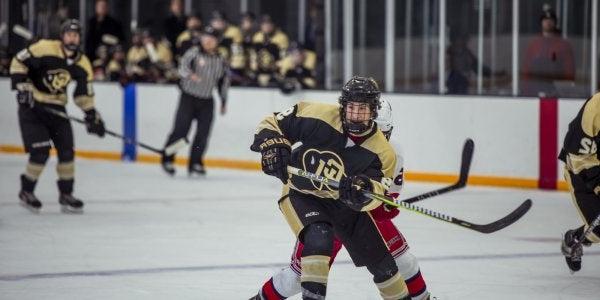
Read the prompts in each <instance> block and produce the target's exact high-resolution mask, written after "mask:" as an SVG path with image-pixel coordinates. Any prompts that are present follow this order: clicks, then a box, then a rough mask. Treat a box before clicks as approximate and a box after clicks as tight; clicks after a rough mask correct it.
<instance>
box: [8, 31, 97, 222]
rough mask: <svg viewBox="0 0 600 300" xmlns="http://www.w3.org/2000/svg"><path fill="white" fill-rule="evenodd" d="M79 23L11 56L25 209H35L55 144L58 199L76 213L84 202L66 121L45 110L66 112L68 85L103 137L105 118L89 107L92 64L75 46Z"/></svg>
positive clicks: (88, 120) (90, 129) (89, 127)
mask: <svg viewBox="0 0 600 300" xmlns="http://www.w3.org/2000/svg"><path fill="white" fill-rule="evenodd" d="M80 41H81V26H80V24H79V22H78V21H77V20H74V19H71V20H67V21H66V22H65V23H63V25H62V28H61V40H40V41H38V42H36V43H34V44H32V45H30V46H29V47H27V48H26V49H23V50H22V51H20V52H19V53H17V55H16V56H15V57H14V58H13V59H12V61H11V66H10V75H11V81H12V89H14V90H16V91H17V102H18V103H19V112H18V113H19V126H20V128H21V136H22V138H23V144H24V146H25V151H27V152H28V153H29V162H28V163H27V167H26V169H25V173H23V174H22V175H21V191H20V193H19V198H20V201H21V204H22V205H23V206H25V207H26V208H28V209H30V210H32V211H34V212H37V211H39V209H40V208H41V206H42V204H41V202H40V201H39V199H38V198H37V197H36V196H35V195H34V194H33V191H34V189H35V185H36V183H37V180H38V177H39V176H40V174H41V173H42V170H43V169H44V166H45V164H46V161H47V160H48V157H49V154H50V147H51V146H52V145H54V148H55V149H56V152H57V154H58V155H57V156H58V165H57V167H56V171H57V173H58V182H57V184H58V190H59V192H60V196H59V203H60V204H61V207H62V210H63V211H64V212H81V211H82V208H83V202H82V201H81V200H79V199H77V198H75V197H73V195H72V193H73V183H74V177H75V165H74V151H73V130H72V128H71V123H70V122H69V121H68V120H67V119H65V118H62V117H60V116H57V115H55V114H51V113H49V112H48V111H49V110H55V111H56V110H57V111H60V112H65V111H66V110H65V105H66V103H67V85H68V84H69V82H71V81H72V80H74V81H75V82H76V83H77V87H76V88H75V92H74V94H73V98H74V100H75V104H77V105H78V106H79V107H80V108H81V109H82V110H83V111H84V112H85V122H86V127H87V130H88V132H89V133H93V134H96V135H98V136H100V137H103V136H104V133H105V129H104V122H103V121H102V118H101V117H100V114H99V113H98V112H96V109H95V106H94V91H93V89H92V82H91V81H92V79H93V75H92V68H91V64H90V61H89V60H88V58H87V57H86V56H85V55H84V54H83V53H82V52H81V51H80V50H79V47H80Z"/></svg>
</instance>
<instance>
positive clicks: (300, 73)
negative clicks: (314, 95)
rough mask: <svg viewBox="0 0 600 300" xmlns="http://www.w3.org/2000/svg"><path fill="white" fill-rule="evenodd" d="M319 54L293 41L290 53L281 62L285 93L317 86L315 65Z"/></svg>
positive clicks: (281, 84) (280, 67) (281, 86)
mask: <svg viewBox="0 0 600 300" xmlns="http://www.w3.org/2000/svg"><path fill="white" fill-rule="evenodd" d="M316 63H317V54H316V53H315V52H313V51H310V50H307V49H306V48H304V46H303V45H302V44H300V43H296V42H293V43H292V44H291V45H290V47H289V48H288V55H287V56H286V57H284V58H283V59H282V60H281V61H280V63H279V75H280V76H281V80H280V88H281V91H282V92H283V93H291V92H292V91H294V90H296V89H313V88H315V87H316V85H317V82H316V80H315V65H316Z"/></svg>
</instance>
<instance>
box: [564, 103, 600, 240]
mask: <svg viewBox="0 0 600 300" xmlns="http://www.w3.org/2000/svg"><path fill="white" fill-rule="evenodd" d="M599 143H600V93H599V94H596V95H594V96H592V97H591V98H590V99H588V100H587V101H586V102H585V104H584V105H583V107H582V108H581V110H580V111H579V113H578V114H577V117H575V119H574V120H573V121H571V123H569V130H568V131H567V135H566V136H565V140H564V143H563V148H562V151H561V152H560V155H559V159H560V160H562V161H563V162H565V172H564V173H565V178H566V180H567V184H568V186H569V191H570V192H571V196H572V198H573V202H574V204H575V206H576V207H577V209H578V211H579V213H580V215H581V217H582V219H583V220H584V223H585V228H587V226H588V225H589V223H591V222H592V221H593V220H594V219H595V218H596V217H597V216H598V214H600V160H599V159H598V144H599ZM587 239H588V240H590V241H592V242H595V243H598V242H600V227H596V229H595V230H594V231H593V234H591V235H588V236H587Z"/></svg>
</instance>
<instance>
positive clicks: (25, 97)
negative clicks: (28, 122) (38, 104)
mask: <svg viewBox="0 0 600 300" xmlns="http://www.w3.org/2000/svg"><path fill="white" fill-rule="evenodd" d="M17 103H19V106H20V107H23V108H32V107H33V93H32V92H31V91H17Z"/></svg>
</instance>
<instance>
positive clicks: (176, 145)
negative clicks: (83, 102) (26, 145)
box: [43, 106, 187, 155]
mask: <svg viewBox="0 0 600 300" xmlns="http://www.w3.org/2000/svg"><path fill="white" fill-rule="evenodd" d="M43 109H44V110H45V111H46V112H49V113H51V114H53V115H56V116H59V117H61V118H65V119H67V120H72V121H75V122H77V123H80V124H86V123H85V121H84V120H82V119H79V118H76V117H73V116H71V115H68V114H67V113H65V112H62V111H60V110H56V109H53V108H50V107H45V106H43ZM105 131H106V134H108V135H110V136H114V137H116V138H119V139H121V140H123V141H124V142H125V143H127V144H134V145H138V146H140V147H141V148H144V149H146V150H149V151H152V152H154V153H157V154H161V155H162V154H165V155H172V154H175V153H176V152H177V151H178V150H179V149H181V148H183V147H185V145H187V139H186V138H181V139H179V140H177V141H175V142H173V143H172V144H170V145H169V146H167V147H165V148H164V149H162V150H161V149H157V148H155V147H152V146H150V145H148V144H144V143H142V142H139V141H136V140H134V139H131V138H128V137H125V136H123V135H122V134H119V133H116V132H114V131H111V130H108V129H106V130H105Z"/></svg>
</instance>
